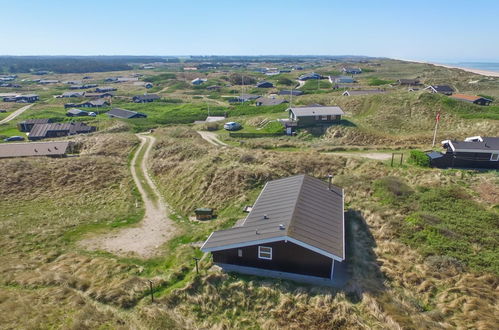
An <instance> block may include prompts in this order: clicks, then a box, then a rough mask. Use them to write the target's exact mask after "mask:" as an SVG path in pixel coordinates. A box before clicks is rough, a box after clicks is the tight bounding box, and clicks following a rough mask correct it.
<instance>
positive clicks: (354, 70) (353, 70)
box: [342, 67, 362, 74]
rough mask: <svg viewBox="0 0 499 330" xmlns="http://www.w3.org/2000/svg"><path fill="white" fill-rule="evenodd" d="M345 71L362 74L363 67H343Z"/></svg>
mask: <svg viewBox="0 0 499 330" xmlns="http://www.w3.org/2000/svg"><path fill="white" fill-rule="evenodd" d="M342 71H343V73H346V74H361V73H362V69H361V68H349V67H347V68H343V70H342Z"/></svg>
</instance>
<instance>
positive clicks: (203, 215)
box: [194, 207, 215, 220]
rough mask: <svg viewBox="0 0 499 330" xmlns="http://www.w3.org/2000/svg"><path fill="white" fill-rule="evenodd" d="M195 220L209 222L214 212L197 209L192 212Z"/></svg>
mask: <svg viewBox="0 0 499 330" xmlns="http://www.w3.org/2000/svg"><path fill="white" fill-rule="evenodd" d="M194 213H195V214H196V219H197V220H211V219H213V216H214V214H215V210H214V209H212V208H208V207H199V208H197V209H195V210H194Z"/></svg>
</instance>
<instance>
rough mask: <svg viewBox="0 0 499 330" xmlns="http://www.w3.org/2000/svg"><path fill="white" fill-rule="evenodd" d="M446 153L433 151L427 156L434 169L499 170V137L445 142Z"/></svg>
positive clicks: (443, 142) (475, 137)
mask: <svg viewBox="0 0 499 330" xmlns="http://www.w3.org/2000/svg"><path fill="white" fill-rule="evenodd" d="M442 146H443V147H444V148H445V149H446V152H445V153H442V152H438V151H432V152H428V153H427V155H428V157H429V158H430V165H431V166H433V167H440V168H447V167H461V168H492V169H499V137H481V136H473V137H469V138H467V139H464V141H457V140H445V141H442Z"/></svg>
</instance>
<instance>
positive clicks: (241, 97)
mask: <svg viewBox="0 0 499 330" xmlns="http://www.w3.org/2000/svg"><path fill="white" fill-rule="evenodd" d="M259 97H260V95H253V94H242V95H239V96H236V97H233V98H230V99H229V102H231V103H237V102H249V101H253V100H256V99H257V98H259Z"/></svg>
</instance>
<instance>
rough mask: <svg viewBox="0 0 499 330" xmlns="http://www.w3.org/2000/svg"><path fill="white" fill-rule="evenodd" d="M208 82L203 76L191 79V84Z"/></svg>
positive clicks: (196, 84)
mask: <svg viewBox="0 0 499 330" xmlns="http://www.w3.org/2000/svg"><path fill="white" fill-rule="evenodd" d="M204 82H206V79H201V78H196V79H194V80H193V81H191V84H193V85H195V86H198V85H201V84H203V83H204Z"/></svg>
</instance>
